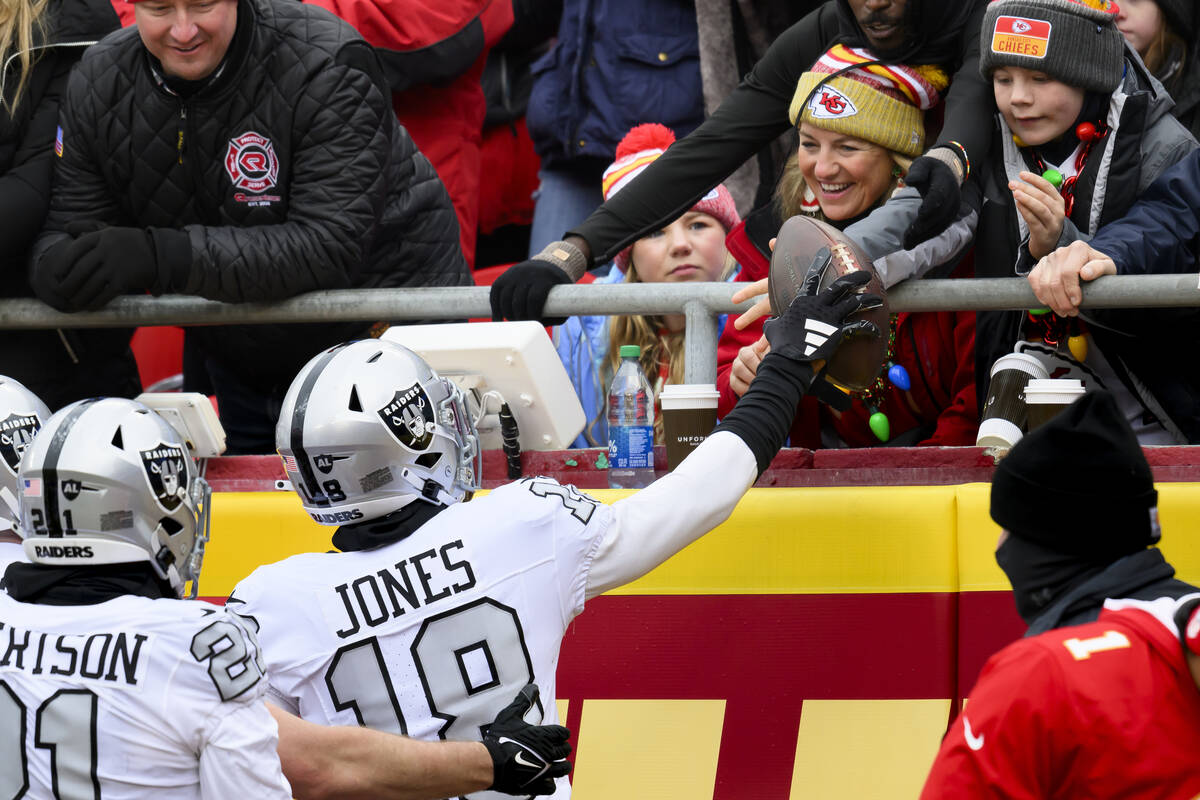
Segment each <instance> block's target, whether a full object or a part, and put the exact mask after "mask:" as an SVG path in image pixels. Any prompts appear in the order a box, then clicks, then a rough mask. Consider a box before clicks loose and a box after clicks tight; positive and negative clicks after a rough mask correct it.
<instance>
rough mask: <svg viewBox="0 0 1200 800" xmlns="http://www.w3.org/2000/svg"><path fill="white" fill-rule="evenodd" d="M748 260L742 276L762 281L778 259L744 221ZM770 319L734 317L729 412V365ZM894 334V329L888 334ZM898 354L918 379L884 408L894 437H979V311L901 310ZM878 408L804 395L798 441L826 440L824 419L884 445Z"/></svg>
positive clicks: (726, 337) (940, 440) (722, 406)
mask: <svg viewBox="0 0 1200 800" xmlns="http://www.w3.org/2000/svg"><path fill="white" fill-rule="evenodd" d="M725 244H726V247H728V248H729V251H730V252H731V253H732V254H733V256H734V258H736V259H737V261H738V263H739V264H741V265H742V271H741V272H740V273H739V274H738V276H737V278H736V281H749V282H753V281H757V280H760V279H761V278H765V277H766V276H767V270H768V267H769V264H770V262H769V261H768V260H767V258H766V257H765V256H764V255H763V254H762V253H761V252H760V251H759V250H758V248H757V247H755V246H754V244H753V243H752V242H751V241H750V239H749V237H748V236H747V235H746V232H745V225H744V223H743V224H739V225H738V226H737V227H735V228H734V229H733V230H732V231H730V233H729V236H728V237H727V238H726V240H725ZM970 275H971V263H970V260H969V259H967V260H964V262H963V263H962V264H960V265H959V266H958V268H957V269H955V271H954V273H953V276H954V277H969V276H970ZM762 326H763V320H759V321H758V322H756V323H754V324H753V325H751V326H749V327H748V328H747V329H746V330H744V331H739V330H737V329H736V328H735V327H734V326H733V325H732V324H730V325H726V326H725V330H724V332H723V333H722V334H721V338H720V340H718V342H717V390H718V391H719V392H720V394H721V398H720V401H719V403H718V407H717V410H718V413H719V414H720V415H721V416H724V415H725V414H727V413H729V411H730V410H731V409H732V408H733V406H734V403H736V402H737V399H738V398H737V395H736V394H734V392H733V390H732V389H731V388H730V386H729V372H730V369H731V366H732V364H733V361H734V360H735V359H736V358H737V355H738V351H739V350H741V348H743V347H745V346H747V345H750V344H753V343H754V342H756V341H758V339H759V337H760V336H762ZM885 335H886V334H885ZM893 361H894V363H896V364H900V365H902V366H903V367H904V368H905V369H906V370H908V375H909V378H910V380H911V382H912V387H911V388H910V389H909V390H908V391H907V392H905V391H901V390H900V389H898V388H896V387H895V386H893V385H891V384H890V383H889V384H887V389H886V393H885V395H884V399H883V401H882V403H881V405H880V409H879V410H881V411H883V412H884V413H885V414H887V417H888V421H889V423H890V424H889V427H890V428H891V440H893V441H894V440H895V439H897V438H898V437H900V436H903V435H904V434H909V437H913V438H915V440H914V441H912V442H911V444H919V445H929V446H937V445H941V446H948V445H973V444H975V434H976V432H977V430H978V427H979V407H978V401H977V399H976V393H975V312H973V311H943V312H926V313H920V314H908V313H904V314H899V315H898V318H897V323H896V344H895V351H894V353H893ZM870 415H871V411H870V410H869V409H868V408H867V407H866V405H865V404H864V403H863V401H862V400H860V399H857V398H856V399H855V400H854V404H853V405H852V406H851V408H850V410H849V411H847V412H845V413H844V414H839V413H838V412H836V411H834V410H832V409H830V408H829V407H827V406H824V405H821V404H820V403H818V402H817V401H816V400H815V399H813V398H811V397H808V398H804V399H803V400H802V401H801V402H800V406H799V408H798V409H797V412H796V418H795V420H794V421H793V423H792V430H791V444H792V446H793V447H808V448H811V449H816V448H818V447H820V446H821V426H822V425H830V426H832V427H833V429H834V430H835V431H836V432H837V434H838V436H840V437H841V439H842V441H844V442H845V443H846V444H847V445H848V446H850V447H877V446H880V444H881V442H880V441H879V439H877V438H876V437H875V435H874V434H873V433H872V432H871V429H870V427H869V425H868V424H867V420H868V418H869V417H870Z"/></svg>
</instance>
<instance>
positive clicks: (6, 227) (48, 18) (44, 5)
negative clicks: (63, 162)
mask: <svg viewBox="0 0 1200 800" xmlns="http://www.w3.org/2000/svg"><path fill="white" fill-rule="evenodd" d="M116 27H117V17H116V15H115V14H114V13H113V10H112V7H111V6H110V5H109V4H108V0H55V1H54V2H44V1H43V2H36V1H35V0H10V2H5V3H3V4H2V5H0V286H2V287H3V288H0V297H30V296H32V295H33V290H32V289H31V288H30V286H29V281H28V278H27V276H26V271H25V265H26V261H27V260H28V257H29V250H30V248H31V247H32V246H33V241H34V239H36V238H37V235H38V232H39V231H40V230H41V229H42V223H43V222H44V221H45V219H46V209H47V208H48V207H49V204H50V175H51V171H52V170H51V162H52V161H53V160H54V126H55V122H56V120H57V119H58V98H59V96H60V95H61V94H62V92H63V90H64V89H65V88H66V85H67V75H68V74H69V73H70V70H71V67H72V66H73V65H74V64H75V62H77V61H78V60H79V57H80V56H82V55H83V51H84V49H85V48H86V47H87V46H88V45H89V44H91V43H92V42H94V41H96V40H97V39H99V38H100V37H102V36H104V34H106V33H108V32H109V31H112V30H114V29H115V28H116ZM78 333H79V332H78V331H70V330H55V331H42V330H38V331H4V332H3V333H0V373H3V374H5V375H10V376H12V377H14V378H17V379H19V380H20V381H21V382H23V383H26V384H28V385H29V386H31V387H32V388H33V389H34V391H36V392H37V393H38V394H39V395H41V396H43V397H45V398H46V402H48V403H49V404H50V405H52V406H54V407H56V408H57V407H59V406H63V405H66V404H67V403H69V402H71V401H72V400H78V399H79V398H81V397H87V396H90V395H95V394H130V395H132V394H133V393H135V392H137V391H138V389H139V388H140V384H139V383H138V375H137V365H136V364H135V363H134V361H133V353H132V352H130V350H129V336H130V333H131V332H130V330H129V329H128V328H123V329H112V330H105V331H94V332H92V333H90V334H89V335H88V337H87V340H86V342H85V341H84V339H83V338H82V337H80V336H79V335H78Z"/></svg>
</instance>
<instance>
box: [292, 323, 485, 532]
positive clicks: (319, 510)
mask: <svg viewBox="0 0 1200 800" xmlns="http://www.w3.org/2000/svg"><path fill="white" fill-rule="evenodd" d="M275 444H276V446H277V447H278V449H279V455H280V456H282V457H283V465H284V469H285V470H287V473H288V478H289V479H290V480H291V482H292V486H293V488H295V490H296V493H297V494H298V495H300V500H301V503H302V505H303V506H304V510H305V511H307V512H308V513H309V514H310V515H311V516H312V518H313V519H314V520H316V521H317V522H319V523H321V524H323V525H343V524H346V523H349V522H358V521H363V520H371V519H378V518H380V517H383V516H385V515H387V514H390V513H391V512H393V511H396V510H397V509H400V508H403V507H404V506H407V505H408V504H409V503H412V502H413V501H415V500H421V501H423V502H427V503H433V504H435V505H443V504H447V505H448V504H450V503H456V502H458V501H460V500H463V499H465V498H467V497H468V495H469V494H470V493H471V492H474V491H475V490H476V489H478V488H479V476H480V475H481V474H482V471H481V465H482V454H481V453H480V449H479V437H478V436H477V435H476V432H475V426H474V423H473V421H472V420H471V418H470V416H469V415H468V413H467V404H466V400H465V398H464V396H463V393H462V391H461V390H460V389H459V388H458V386H457V385H456V384H454V383H453V382H451V381H449V380H446V379H445V378H441V377H439V376H438V374H437V373H436V372H434V371H433V370H432V369H431V368H430V366H429V365H428V364H426V363H425V361H424V360H423V359H422V358H421V357H420V356H418V355H417V354H416V353H414V352H413V351H411V350H409V349H408V348H407V347H404V346H402V345H399V344H397V343H395V342H389V341H384V340H379V339H366V340H363V341H358V342H351V343H349V344H344V345H339V346H337V347H334V348H331V349H329V350H326V351H325V352H324V353H321V354H320V355H318V356H317V357H315V358H313V359H312V360H311V361H309V362H308V363H307V364H305V365H304V368H303V369H301V370H300V374H299V375H297V376H296V379H295V380H294V381H292V385H291V387H290V388H289V389H288V392H287V396H286V397H284V400H283V410H282V412H281V413H280V415H279V423H278V425H276V427H275Z"/></svg>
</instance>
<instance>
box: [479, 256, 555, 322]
mask: <svg viewBox="0 0 1200 800" xmlns="http://www.w3.org/2000/svg"><path fill="white" fill-rule="evenodd" d="M565 283H573V281H572V280H571V276H569V275H567V273H565V272H563V271H562V270H561V269H559V268H558V267H557V266H555V265H554V264H550V263H548V262H546V261H538V260H537V259H530V260H529V261H522V262H521V263H520V264H514V265H513V266H511V267H509V268H508V269H506V270H505V271H504V273H503V274H502V275H501V276H500V277H499V278H497V279H496V280H495V282H494V283H493V284H492V289H491V292H490V293H489V294H488V299H489V300H490V301H491V304H492V319H494V320H497V321H498V320H502V319H511V320H519V319H536V320H538V321H539V322H541V323H542V324H543V325H562V324H563V323H564V322H566V321H567V318H566V317H542V309H544V308H545V307H546V297H547V296H548V295H549V294H550V290H551V289H553V288H554V287H555V286H562V285H563V284H565Z"/></svg>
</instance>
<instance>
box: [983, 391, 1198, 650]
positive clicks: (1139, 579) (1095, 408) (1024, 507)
mask: <svg viewBox="0 0 1200 800" xmlns="http://www.w3.org/2000/svg"><path fill="white" fill-rule="evenodd" d="M991 515H992V519H993V520H995V521H996V523H997V524H998V525H1000V526H1001V527H1002V528H1003V529H1004V532H1003V533H1002V534H1001V537H1000V543H999V546H998V547H997V548H996V562H997V563H998V564H999V565H1000V568H1001V569H1002V570H1004V574H1005V575H1007V576H1008V580H1009V582H1010V583H1011V584H1012V587H1013V596H1014V599H1015V600H1016V603H1017V611H1018V613H1020V615H1021V618H1022V619H1024V620H1025V622H1026V623H1028V625H1029V631H1028V633H1027V634H1026V635H1027V636H1034V635H1036V634H1039V633H1043V632H1045V631H1048V630H1051V629H1053V628H1061V627H1064V626H1067V625H1079V624H1081V623H1084V622H1091V621H1093V620H1095V619H1096V617H1097V616H1099V614H1100V609H1101V607H1102V606H1103V605H1104V601H1105V600H1106V599H1108V598H1134V599H1138V600H1154V599H1157V598H1159V597H1172V598H1180V597H1183V596H1184V595H1186V594H1190V593H1193V592H1196V591H1200V589H1198V588H1197V587H1195V586H1192V585H1190V584H1187V583H1184V582H1182V581H1179V580H1176V579H1175V577H1174V576H1175V569H1174V567H1172V566H1171V565H1170V564H1169V563H1167V561H1166V559H1164V558H1163V555H1162V552H1161V551H1159V549H1158V548H1157V547H1155V546H1154V545H1156V544H1157V543H1158V541H1159V538H1160V536H1161V533H1160V530H1159V526H1158V492H1157V491H1155V489H1154V480H1153V477H1152V475H1151V473H1150V465H1149V464H1148V463H1147V462H1146V457H1145V456H1144V455H1143V454H1142V449H1141V447H1140V446H1139V445H1138V442H1137V438H1136V437H1135V436H1134V433H1133V430H1132V429H1131V428H1130V427H1129V423H1127V422H1126V421H1125V419H1124V417H1123V416H1122V415H1121V412H1120V410H1119V409H1118V407H1117V404H1116V401H1115V400H1114V399H1113V396H1112V395H1111V394H1109V393H1108V392H1103V391H1097V392H1091V393H1089V394H1087V395H1084V396H1083V397H1082V398H1080V399H1079V400H1077V401H1076V402H1074V403H1072V404H1071V405H1070V406H1068V407H1067V408H1066V409H1065V410H1064V411H1062V412H1061V413H1060V414H1058V415H1057V416H1056V417H1054V418H1053V419H1051V420H1050V421H1049V422H1047V423H1046V424H1044V425H1042V426H1041V427H1040V428H1037V429H1036V430H1034V431H1031V432H1030V433H1029V434H1028V435H1026V436H1025V437H1024V438H1022V439H1021V441H1019V442H1017V444H1016V446H1015V447H1013V449H1012V451H1011V452H1009V454H1008V455H1007V456H1006V457H1005V458H1004V459H1003V460H1001V462H1000V463H999V464H998V465H997V466H996V473H995V475H994V476H993V478H992V496H991Z"/></svg>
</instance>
